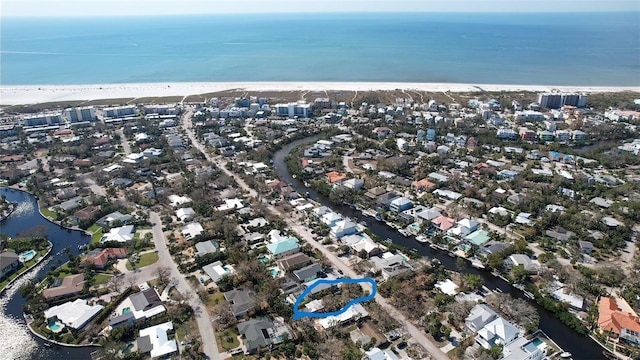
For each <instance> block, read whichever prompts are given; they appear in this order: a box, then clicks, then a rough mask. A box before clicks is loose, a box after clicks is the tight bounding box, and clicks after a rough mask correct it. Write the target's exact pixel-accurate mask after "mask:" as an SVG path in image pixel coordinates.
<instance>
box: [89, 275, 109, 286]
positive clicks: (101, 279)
mask: <svg viewBox="0 0 640 360" xmlns="http://www.w3.org/2000/svg"><path fill="white" fill-rule="evenodd" d="M112 277H113V276H112V275H109V274H96V275H94V276H93V282H94V285H100V284H104V283H107V282H109V280H111V278H112Z"/></svg>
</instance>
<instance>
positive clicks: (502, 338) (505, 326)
mask: <svg viewBox="0 0 640 360" xmlns="http://www.w3.org/2000/svg"><path fill="white" fill-rule="evenodd" d="M519 336H520V329H518V328H517V327H516V326H515V325H514V324H512V323H510V322H508V321H507V320H505V319H503V318H502V317H497V318H496V319H495V320H493V321H491V322H489V323H488V324H486V325H485V326H483V327H482V329H480V330H478V333H477V334H476V337H475V339H476V342H477V343H478V344H480V345H481V346H482V347H483V348H485V349H491V347H492V346H494V345H508V344H509V343H511V342H512V341H514V340H515V339H517V338H518V337H519Z"/></svg>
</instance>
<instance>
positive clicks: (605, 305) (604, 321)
mask: <svg viewBox="0 0 640 360" xmlns="http://www.w3.org/2000/svg"><path fill="white" fill-rule="evenodd" d="M598 310H599V312H598V327H599V328H600V331H602V332H608V333H610V334H615V335H617V336H618V337H619V338H620V339H624V340H626V341H628V342H630V343H631V344H634V345H636V346H637V345H640V318H638V317H637V316H635V315H634V314H632V313H629V312H625V311H623V310H621V309H620V307H619V306H618V304H617V302H616V300H615V299H614V298H611V297H606V296H603V297H602V298H600V303H599V304H598Z"/></svg>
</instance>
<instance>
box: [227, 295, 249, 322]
mask: <svg viewBox="0 0 640 360" xmlns="http://www.w3.org/2000/svg"><path fill="white" fill-rule="evenodd" d="M223 295H224V298H225V300H227V302H229V305H231V312H232V313H233V315H234V316H235V317H236V319H240V318H242V317H243V316H245V315H247V314H248V313H249V312H250V311H253V309H254V308H255V301H254V300H253V295H254V294H253V292H252V291H250V290H244V289H235V290H231V291H227V292H225V293H223Z"/></svg>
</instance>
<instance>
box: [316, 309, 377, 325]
mask: <svg viewBox="0 0 640 360" xmlns="http://www.w3.org/2000/svg"><path fill="white" fill-rule="evenodd" d="M367 316H369V313H368V312H367V310H365V309H364V307H362V305H361V304H355V305H351V306H350V307H349V308H348V309H347V311H345V312H343V313H342V314H340V315H332V316H327V317H325V318H322V319H319V320H318V324H320V326H322V328H323V329H330V328H332V327H334V326H336V325H340V324H342V323H345V322H347V321H349V320H351V319H354V318H363V317H367Z"/></svg>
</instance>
